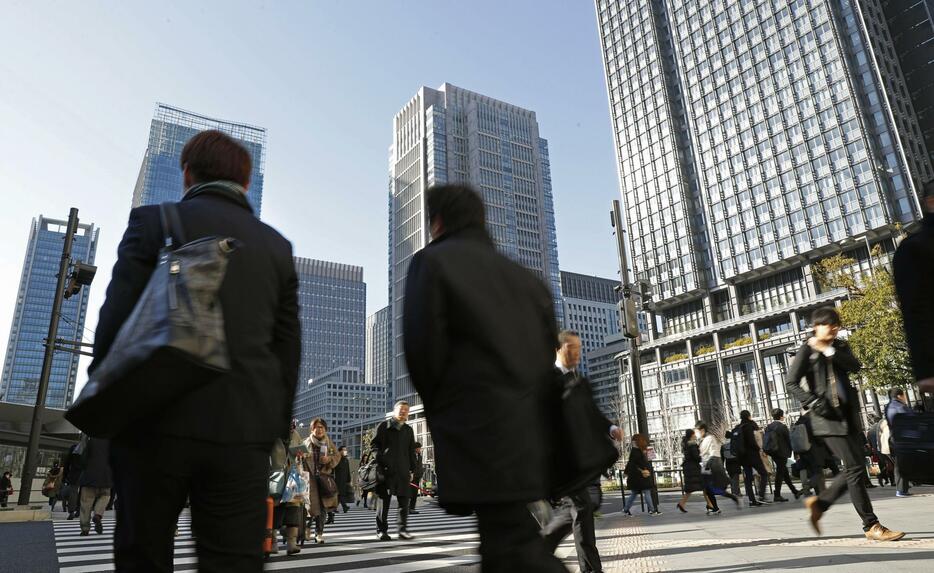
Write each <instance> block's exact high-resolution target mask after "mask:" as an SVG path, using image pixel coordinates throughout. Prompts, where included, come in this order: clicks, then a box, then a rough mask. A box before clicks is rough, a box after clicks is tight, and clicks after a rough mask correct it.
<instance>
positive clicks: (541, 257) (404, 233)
mask: <svg viewBox="0 0 934 573" xmlns="http://www.w3.org/2000/svg"><path fill="white" fill-rule="evenodd" d="M389 170H390V196H391V205H390V209H389V219H390V233H389V235H390V264H389V285H390V286H389V304H390V307H391V309H392V335H393V365H392V373H393V397H394V399H407V400H410V401H412V402H413V403H417V402H418V398H417V395H416V393H415V390H414V388H413V387H412V384H411V381H410V380H409V377H408V372H407V370H406V365H405V355H404V351H403V345H402V304H403V300H404V296H405V292H404V289H405V279H406V271H407V269H408V264H409V261H410V260H411V258H412V255H414V254H415V252H416V251H418V250H419V249H421V248H423V247H424V246H425V245H426V244H427V243H428V240H429V237H428V227H427V222H426V220H425V219H426V216H425V210H424V192H425V190H427V189H428V188H429V187H431V186H433V185H439V184H443V183H468V184H470V185H472V186H473V187H474V188H476V189H477V190H478V191H479V192H480V193H481V194H482V195H483V199H484V202H485V204H486V217H487V219H486V222H487V228H488V229H489V231H490V234H491V236H492V237H493V240H494V242H495V243H496V246H497V248H498V249H499V250H500V251H501V252H502V253H504V254H505V255H507V256H508V257H510V258H511V259H513V260H515V261H516V262H518V263H520V264H521V265H523V266H525V267H526V268H528V269H531V270H532V271H534V272H535V273H537V274H538V275H539V276H540V277H541V279H542V280H543V281H544V282H545V283H546V284H547V286H548V287H549V288H550V290H551V292H552V295H553V296H554V300H555V313H556V315H557V318H558V322H559V324H563V317H562V314H563V307H562V303H561V284H560V279H559V274H558V273H559V271H558V244H557V234H556V232H555V220H554V204H553V198H552V189H551V167H550V163H549V156H548V142H547V141H546V140H544V139H542V138H541V137H539V131H538V121H537V119H536V116H535V112H533V111H529V110H527V109H523V108H521V107H517V106H514V105H511V104H508V103H505V102H502V101H499V100H495V99H493V98H490V97H487V96H484V95H481V94H478V93H475V92H471V91H468V90H465V89H462V88H458V87H456V86H453V85H451V84H447V83H446V84H444V85H442V86H441V87H440V88H439V89H437V90H435V89H431V88H427V87H422V88H420V89H419V90H418V93H417V94H416V95H415V97H414V98H412V100H411V101H409V102H408V103H407V104H406V105H405V107H403V108H402V110H401V111H400V112H399V113H398V114H396V116H395V118H394V120H393V143H392V146H391V147H390V167H389Z"/></svg>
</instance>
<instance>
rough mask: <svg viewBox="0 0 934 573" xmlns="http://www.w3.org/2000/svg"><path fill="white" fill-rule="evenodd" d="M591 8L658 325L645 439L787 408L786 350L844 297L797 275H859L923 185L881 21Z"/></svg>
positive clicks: (813, 10)
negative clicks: (841, 268) (824, 308)
mask: <svg viewBox="0 0 934 573" xmlns="http://www.w3.org/2000/svg"><path fill="white" fill-rule="evenodd" d="M595 4H596V11H597V19H598V26H599V32H600V38H601V41H602V48H603V55H604V64H605V70H606V79H607V90H608V95H609V103H610V110H611V114H610V115H611V118H612V125H613V132H614V135H615V141H616V152H617V158H618V171H619V175H620V188H621V195H622V203H623V206H624V209H625V219H626V224H627V227H628V243H629V244H628V246H629V253H630V264H631V269H630V271H631V273H632V276H630V279H632V278H640V279H647V280H648V281H649V282H650V283H651V284H652V285H653V288H654V299H655V302H656V305H657V311H658V313H659V315H660V316H661V318H662V320H661V325H662V328H661V331H660V332H655V330H656V329H654V328H653V329H652V332H650V333H649V336H648V338H649V340H647V341H646V344H644V345H643V346H642V364H643V368H642V372H643V374H642V377H643V384H644V388H645V395H646V408H647V410H648V413H649V429H650V431H652V432H653V433H658V432H663V431H666V428H667V429H670V428H688V427H691V426H690V425H691V424H693V423H694V420H695V419H696V417H697V416H698V415H700V416H701V417H704V418H710V417H711V416H714V417H718V416H719V417H725V418H726V419H727V420H730V419H731V418H735V417H736V415H737V412H738V411H739V410H742V409H748V410H750V411H751V412H752V413H753V415H754V416H755V417H757V418H759V419H765V418H766V417H767V412H768V410H769V409H770V408H772V407H775V406H781V407H785V409H786V410H788V409H789V408H788V406H794V404H793V403H792V402H789V401H787V396H786V393H785V388H784V380H783V377H784V372H785V370H786V368H787V358H786V357H785V355H784V350H785V349H786V348H787V347H788V346H789V345H792V344H794V343H795V342H796V341H797V340H799V336H800V334H799V332H800V330H801V329H802V328H803V327H804V326H805V323H806V318H807V317H808V315H809V313H810V311H811V310H812V309H813V308H815V307H816V306H819V305H825V304H832V303H833V302H834V301H835V300H838V299H839V298H840V297H841V296H842V295H841V293H840V292H833V291H830V292H826V291H823V290H822V289H821V287H820V285H819V284H818V282H817V281H816V280H815V279H814V277H813V275H812V273H811V266H810V261H811V260H814V259H817V258H820V257H822V256H825V255H827V254H833V253H838V252H841V251H842V252H845V253H847V254H849V255H851V256H853V257H855V258H856V259H858V260H859V261H860V263H859V265H860V266H861V267H862V268H866V269H868V268H869V265H868V264H867V258H868V253H867V248H866V247H868V246H870V245H878V246H880V247H881V248H882V249H883V251H886V252H890V251H891V250H892V249H893V247H894V245H893V242H892V236H893V228H894V225H895V224H908V223H911V222H913V221H914V220H916V219H917V218H918V216H919V203H918V198H917V193H916V191H917V182H918V181H921V180H924V179H929V178H930V177H931V167H930V161H926V160H925V158H924V157H923V155H922V154H917V153H913V152H912V151H911V150H910V149H906V147H905V145H904V142H906V141H909V140H911V141H915V140H917V138H915V137H909V136H908V134H906V131H905V129H904V128H905V125H916V124H917V118H916V117H914V112H913V111H912V109H910V107H906V106H905V105H904V101H905V100H904V98H900V97H898V96H897V94H895V93H893V91H892V89H891V85H892V82H893V81H895V83H898V81H901V80H898V79H897V76H898V75H899V74H900V72H899V71H898V69H896V68H894V67H893V66H892V62H891V61H890V58H888V57H883V56H882V55H880V51H879V50H877V49H875V47H877V46H879V45H882V44H881V43H879V41H880V39H881V40H883V41H884V40H885V38H889V40H890V34H888V32H887V31H886V32H885V33H882V32H881V30H882V29H883V28H884V27H885V26H886V22H885V20H884V19H881V18H879V17H878V16H879V14H881V12H878V11H877V10H876V9H875V8H874V9H873V10H871V11H870V10H868V9H867V8H866V7H867V6H869V5H871V4H874V2H869V1H867V2H857V1H855V0H839V1H836V0H834V1H831V0H807V1H805V0H790V1H782V2H771V1H768V2H764V1H758V2H757V1H736V2H726V1H723V0H714V1H701V0H669V1H662V0H637V1H625V2H624V1H621V0H596V2H595ZM870 12H871V13H870ZM889 43H890V41H889ZM879 70H883V71H882V72H880V71H879ZM893 78H895V79H893ZM899 102H902V103H901V104H899ZM649 322H650V324H653V325H654V324H655V320H654V319H650V321H649ZM661 388H664V389H665V391H664V392H661ZM695 396H696V398H695Z"/></svg>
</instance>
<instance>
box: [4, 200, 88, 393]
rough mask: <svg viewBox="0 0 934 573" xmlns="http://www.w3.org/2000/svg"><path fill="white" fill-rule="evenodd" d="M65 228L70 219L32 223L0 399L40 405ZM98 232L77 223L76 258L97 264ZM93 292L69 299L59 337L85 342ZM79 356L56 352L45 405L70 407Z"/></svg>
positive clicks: (64, 309) (73, 246)
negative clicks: (39, 395) (86, 320)
mask: <svg viewBox="0 0 934 573" xmlns="http://www.w3.org/2000/svg"><path fill="white" fill-rule="evenodd" d="M67 225H68V221H60V220H56V219H47V218H45V217H42V216H40V217H39V218H38V219H34V220H33V222H32V226H31V228H30V231H29V243H28V244H27V246H26V261H25V263H23V273H22V275H21V277H20V283H19V291H18V293H17V296H16V310H15V311H14V315H13V325H12V327H11V328H10V340H9V343H8V345H7V352H6V360H5V362H4V365H3V378H2V380H0V397H2V398H0V399H2V400H3V401H4V402H12V403H16V404H27V405H35V403H36V393H37V391H38V387H39V377H40V376H41V373H42V361H43V358H44V355H45V346H44V344H43V341H44V340H45V338H46V336H48V333H49V321H50V319H51V318H52V301H53V299H54V298H55V286H56V282H57V280H58V279H57V276H58V266H59V264H60V262H61V260H62V244H63V241H64V237H65V231H66V229H67ZM98 234H99V231H98V229H97V228H96V227H95V226H94V225H85V224H79V226H78V232H77V234H76V235H75V238H74V243H73V245H72V259H73V260H75V261H80V262H84V263H88V264H91V265H93V264H94V257H95V255H96V253H97V240H98ZM89 294H90V287H88V286H85V287H82V289H81V291H80V292H79V293H78V294H77V295H75V296H72V297H70V298H68V299H65V301H64V302H63V304H62V310H61V314H60V315H59V316H60V318H59V322H58V336H59V338H63V339H65V340H86V334H85V329H84V320H85V318H86V316H87V310H88V296H89ZM78 358H79V357H78V355H77V354H71V353H68V352H62V351H59V352H56V353H55V355H54V358H53V360H52V374H51V377H50V378H49V389H48V393H47V394H46V399H45V405H46V407H49V408H67V407H68V406H70V405H71V400H72V398H73V397H74V392H75V379H76V378H77V376H78Z"/></svg>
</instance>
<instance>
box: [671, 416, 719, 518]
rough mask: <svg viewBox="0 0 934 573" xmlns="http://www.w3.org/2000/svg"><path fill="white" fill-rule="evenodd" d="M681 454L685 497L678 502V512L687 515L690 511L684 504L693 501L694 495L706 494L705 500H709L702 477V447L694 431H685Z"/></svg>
mask: <svg viewBox="0 0 934 573" xmlns="http://www.w3.org/2000/svg"><path fill="white" fill-rule="evenodd" d="M681 454H682V456H683V461H682V462H681V473H682V475H683V476H684V495H682V496H681V501H679V502H678V511H680V512H681V513H687V512H688V510H687V509H685V508H684V504H686V503H687V502H688V500H689V499H691V494H692V493H694V492H695V491H700V492H703V493H704V498H705V499H706V498H707V492H705V491H704V480H703V476H702V475H701V454H700V446H698V445H697V438H696V437H695V435H694V430H685V432H684V437H682V438H681ZM710 506H711V503H710V500H707V507H710Z"/></svg>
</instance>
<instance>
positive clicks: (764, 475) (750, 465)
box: [743, 454, 769, 503]
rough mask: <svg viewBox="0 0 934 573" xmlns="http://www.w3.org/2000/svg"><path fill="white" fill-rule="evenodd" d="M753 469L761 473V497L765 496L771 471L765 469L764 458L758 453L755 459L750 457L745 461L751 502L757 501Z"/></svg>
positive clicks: (744, 468) (744, 467)
mask: <svg viewBox="0 0 934 573" xmlns="http://www.w3.org/2000/svg"><path fill="white" fill-rule="evenodd" d="M753 470H755V472H756V473H757V474H759V497H760V498H762V497H765V480H767V479H768V476H769V472H767V471H765V465H764V464H763V463H762V458H761V457H760V456H759V454H756V457H755V459H752V458H750V459H748V460H746V461H744V462H743V477H744V479H745V481H746V496H747V497H748V498H749V501H750V503H751V502H754V501H756V489H755V486H754V485H753V474H752V472H753Z"/></svg>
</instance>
